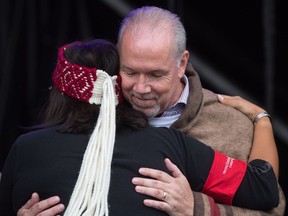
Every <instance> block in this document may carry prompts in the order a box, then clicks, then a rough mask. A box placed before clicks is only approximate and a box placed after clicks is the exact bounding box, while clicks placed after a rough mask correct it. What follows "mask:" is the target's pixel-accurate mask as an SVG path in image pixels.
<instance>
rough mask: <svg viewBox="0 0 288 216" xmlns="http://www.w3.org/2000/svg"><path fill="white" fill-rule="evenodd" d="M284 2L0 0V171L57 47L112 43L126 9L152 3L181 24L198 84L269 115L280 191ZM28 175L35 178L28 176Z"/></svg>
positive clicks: (33, 112) (33, 108)
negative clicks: (240, 99) (88, 41)
mask: <svg viewBox="0 0 288 216" xmlns="http://www.w3.org/2000/svg"><path fill="white" fill-rule="evenodd" d="M285 2H286V1H280V0H262V1H261V0H252V1H251V0H243V1H228V0H226V1H197V0H177V1H176V0H174V1H173V0H170V1H169V0H168V1H167V0H165V1H164V0H161V1H146V0H137V1H132V0H101V1H100V0H98V1H97V0H70V1H68V0H58V1H53V0H51V1H49V0H46V1H45V0H29V1H28V0H26V1H25V0H0V65H1V67H0V85H1V86H0V139H1V140H0V144H1V145H0V159H1V160H0V168H2V165H3V162H4V160H5V157H6V156H7V153H8V151H9V149H10V147H11V145H12V143H13V141H14V140H15V139H16V137H17V136H18V135H19V134H20V133H22V132H23V131H22V130H21V129H20V127H19V126H29V125H31V124H34V123H36V122H37V120H38V117H39V113H40V110H41V107H42V105H43V103H44V101H45V100H46V97H47V95H48V92H49V90H48V88H49V86H50V84H51V83H50V77H51V72H52V71H53V68H54V66H55V63H56V55H57V49H58V47H59V46H60V45H63V44H65V43H69V42H72V41H75V40H84V39H91V38H106V39H109V40H111V41H113V42H116V40H117V33H118V27H119V24H120V21H121V19H122V18H123V16H125V15H126V14H127V12H128V11H130V10H131V9H134V8H136V7H140V6H143V5H156V6H161V7H163V8H166V9H169V10H171V11H173V12H175V13H177V14H178V15H179V16H180V17H181V19H182V21H183V23H184V26H185V27H186V31H187V38H188V41H187V46H188V49H189V50H190V52H191V61H192V63H193V65H194V67H195V68H196V70H197V71H198V72H199V74H200V78H201V80H202V84H203V87H205V88H208V89H210V90H213V91H215V92H217V93H223V94H229V95H240V96H242V97H244V98H246V99H249V100H250V101H252V102H254V103H256V104H258V105H260V106H262V107H264V108H265V109H266V110H267V111H268V112H269V113H270V114H271V116H272V123H273V127H274V133H275V138H276V141H277V146H278V150H279V157H280V179H279V181H280V184H281V186H282V187H283V190H284V192H285V194H286V197H287V196H288V193H287V192H288V173H287V171H288V168H287V166H288V162H287V156H288V130H287V128H288V125H287V123H288V112H287V107H288V96H287V92H288V87H287V80H288V79H287V78H286V76H287V75H286V73H287V62H288V27H287V26H288V25H287V23H288V16H287V6H286V3H285ZM35 178H37V177H36V176H35Z"/></svg>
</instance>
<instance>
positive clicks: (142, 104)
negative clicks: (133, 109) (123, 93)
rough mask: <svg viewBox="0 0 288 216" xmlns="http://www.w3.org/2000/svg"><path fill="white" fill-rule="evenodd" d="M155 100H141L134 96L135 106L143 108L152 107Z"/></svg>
mask: <svg viewBox="0 0 288 216" xmlns="http://www.w3.org/2000/svg"><path fill="white" fill-rule="evenodd" d="M153 100H155V99H154V98H139V97H135V96H132V102H133V104H134V105H136V106H138V107H142V108H147V107H151V103H152V101H153Z"/></svg>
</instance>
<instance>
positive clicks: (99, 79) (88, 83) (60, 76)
mask: <svg viewBox="0 0 288 216" xmlns="http://www.w3.org/2000/svg"><path fill="white" fill-rule="evenodd" d="M66 46H67V45H64V46H62V47H60V49H59V52H58V59H57V65H56V68H55V71H54V73H53V76H52V78H53V81H54V85H55V86H56V88H57V89H58V90H59V91H60V92H61V93H64V94H66V95H67V96H70V97H73V98H75V99H78V100H81V101H85V102H89V103H90V104H93V103H94V104H98V105H99V104H101V101H102V97H103V95H102V93H103V91H102V84H103V81H104V80H105V79H106V78H107V77H110V78H111V79H112V81H113V86H114V90H115V93H116V96H117V97H116V105H117V104H119V103H121V102H122V100H123V96H122V93H121V77H120V75H117V76H116V75H115V76H112V77H111V76H109V75H108V74H107V73H106V72H105V71H102V70H99V69H97V68H89V67H84V66H79V65H77V64H73V63H71V62H69V61H68V60H67V59H66V58H65V56H64V54H63V52H64V50H65V49H66Z"/></svg>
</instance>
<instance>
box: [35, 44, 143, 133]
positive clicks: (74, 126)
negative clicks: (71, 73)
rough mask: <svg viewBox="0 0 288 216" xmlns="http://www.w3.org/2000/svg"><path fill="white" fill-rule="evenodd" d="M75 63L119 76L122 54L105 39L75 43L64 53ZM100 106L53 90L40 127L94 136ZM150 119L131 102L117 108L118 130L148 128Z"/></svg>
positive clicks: (53, 88) (55, 89)
mask: <svg viewBox="0 0 288 216" xmlns="http://www.w3.org/2000/svg"><path fill="white" fill-rule="evenodd" d="M64 56H65V58H66V59H67V60H68V61H70V62H71V63H74V64H78V65H80V66H86V67H90V68H97V69H101V70H104V71H106V72H107V73H108V74H109V75H110V76H113V75H117V74H118V73H119V54H118V51H117V48H116V46H115V45H114V44H113V43H111V42H109V41H107V40H103V39H94V40H90V41H84V42H74V43H71V44H70V45H69V46H68V47H67V48H66V50H65V51H64ZM98 114H99V105H95V104H89V103H86V102H82V101H80V100H76V99H73V98H71V97H68V96H66V95H65V94H61V93H60V92H59V91H58V89H57V88H55V87H52V89H51V92H50V96H49V99H48V102H47V104H46V109H45V115H44V119H43V124H41V125H38V126H37V127H38V128H43V127H49V126H55V125H58V126H59V127H58V131H60V132H63V133H90V132H91V131H92V130H93V129H94V127H95V123H96V121H97V118H98ZM147 123H148V120H147V117H146V116H145V115H144V114H143V113H141V112H139V111H136V110H134V109H133V108H132V107H131V106H130V105H129V104H128V103H127V102H125V101H124V102H123V103H122V104H120V105H118V106H117V107H116V124H117V131H119V130H121V129H122V128H123V127H124V126H125V127H128V128H130V129H138V128H142V127H145V126H146V125H147Z"/></svg>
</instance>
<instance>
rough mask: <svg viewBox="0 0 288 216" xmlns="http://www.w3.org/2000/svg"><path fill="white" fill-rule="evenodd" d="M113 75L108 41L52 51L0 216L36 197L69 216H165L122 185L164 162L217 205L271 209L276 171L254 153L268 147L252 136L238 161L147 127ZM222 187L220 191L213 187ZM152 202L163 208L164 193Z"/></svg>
mask: <svg viewBox="0 0 288 216" xmlns="http://www.w3.org/2000/svg"><path fill="white" fill-rule="evenodd" d="M118 71H119V57H118V53H117V49H116V47H115V46H114V45H113V44H111V43H109V42H107V41H104V40H92V41H88V42H75V43H72V44H69V45H65V46H63V47H61V48H60V49H59V55H58V62H57V65H56V68H55V71H54V73H53V82H54V86H53V88H52V90H51V94H50V98H49V101H48V106H47V113H46V115H45V119H44V123H43V124H41V125H39V126H37V127H35V129H37V130H35V131H33V132H30V133H27V134H25V135H22V136H20V137H19V138H18V139H17V140H16V142H15V144H14V146H13V148H12V149H11V151H10V153H9V156H8V158H7V160H6V162H5V166H4V169H3V174H2V180H1V183H0V206H1V207H0V212H1V213H2V212H3V214H4V213H5V215H7V216H9V215H15V214H16V212H17V211H18V210H19V209H20V207H21V206H22V205H23V204H24V203H25V202H26V200H27V199H29V197H30V195H31V194H32V193H33V192H34V191H37V192H38V193H39V195H40V198H41V199H47V198H48V197H51V196H53V195H55V194H57V195H58V196H59V197H60V199H61V202H62V203H63V204H64V205H65V206H67V208H66V210H65V213H64V215H69V216H70V215H82V214H83V213H85V214H86V215H106V216H108V214H110V215H117V216H119V215H126V216H127V215H133V216H134V215H166V213H164V212H162V211H159V210H156V209H153V208H147V207H145V206H144V205H143V204H142V203H143V199H148V198H149V196H146V195H142V194H139V193H136V192H135V190H134V186H133V184H132V183H131V179H132V178H133V177H135V176H138V177H141V175H139V173H138V169H139V168H140V167H153V168H155V169H160V170H162V171H165V172H167V173H169V172H170V171H171V166H172V163H171V162H170V161H169V160H168V159H166V158H169V159H170V160H171V161H173V163H174V164H175V165H177V166H178V167H179V168H180V171H181V172H182V173H183V174H184V175H185V176H186V178H187V179H188V181H189V183H190V186H191V188H192V189H193V190H194V191H202V192H204V193H207V194H209V195H210V196H212V197H213V198H214V199H216V200H218V201H219V202H222V203H225V204H229V205H236V206H241V207H246V208H252V209H261V210H268V209H271V208H273V207H274V206H276V205H277V204H278V185H277V178H276V176H277V169H278V168H277V164H276V163H275V160H274V158H272V159H271V158H269V157H270V156H267V154H266V153H264V154H262V152H261V151H260V150H261V146H259V143H262V142H264V143H265V142H268V141H265V140H262V138H261V137H258V136H255V141H254V145H253V150H252V152H254V153H251V156H250V162H249V164H247V163H245V162H243V161H239V160H234V159H233V158H230V157H228V156H226V155H223V154H221V153H219V152H215V151H213V150H212V149H211V148H210V147H208V146H206V145H204V144H202V143H201V142H199V141H197V140H195V139H192V138H189V137H188V136H185V135H183V134H182V133H180V132H178V131H176V130H174V129H168V128H153V127H150V126H148V125H147V119H146V116H145V115H144V114H143V113H141V112H139V111H135V110H133V109H132V108H131V107H130V105H128V103H125V101H123V98H122V95H121V91H120V88H119V87H120V82H121V78H120V77H119V76H117V74H118ZM220 98H221V97H220ZM121 102H122V103H121ZM242 103H243V101H242ZM244 103H245V102H244ZM117 104H119V105H118V106H117V110H115V107H116V105H117ZM235 107H236V108H237V107H238V108H241V103H240V105H238V106H235ZM241 109H242V108H241ZM263 111H264V110H262V109H261V108H259V107H257V106H252V105H251V106H250V109H248V110H247V111H246V110H243V112H244V113H245V114H246V115H248V117H250V118H251V119H252V120H253V121H254V117H255V115H254V114H258V113H262V114H263ZM115 113H116V117H115ZM250 115H252V116H250ZM263 117H264V118H263ZM256 119H257V120H259V122H258V123H257V124H256V125H255V133H256V132H257V131H259V130H260V131H261V130H263V129H264V130H266V129H265V128H266V126H264V125H263V123H262V124H259V123H260V122H264V123H265V124H266V125H268V126H269V125H270V129H271V124H270V122H269V119H268V118H267V114H264V116H261V115H257V117H256ZM95 124H96V126H95ZM268 132H271V131H269V130H268ZM268 132H267V134H268V136H269V137H272V138H273V134H272V133H270V134H269V133H268ZM256 134H257V133H256ZM271 143H272V144H274V140H271V139H270V140H269V145H271ZM114 145H115V147H114ZM269 155H270V153H269ZM112 156H113V157H112ZM164 160H165V163H164ZM265 160H266V161H265ZM270 164H271V165H270ZM219 167H222V168H223V169H221V170H219ZM79 170H80V171H79ZM263 170H264V172H263ZM273 170H275V172H276V176H275V173H274V172H273ZM180 171H179V172H180ZM223 173H224V174H225V175H224V177H223V176H222V174H223ZM219 176H221V177H219ZM134 180H135V179H134ZM136 180H137V179H136ZM227 184H228V185H230V187H229V188H227V187H222V186H223V185H227ZM219 185H220V186H221V187H219ZM138 188H139V187H138ZM156 197H157V198H158V199H159V200H162V201H164V202H168V201H169V194H168V193H167V192H166V191H164V190H161V192H159V194H158V195H157V196H156ZM248 197H251V199H253V202H250V200H249V199H248ZM54 201H55V200H54ZM57 202H58V201H57V200H56V203H57ZM108 204H109V205H108ZM190 211H191V212H193V209H191V210H190ZM19 214H21V212H20V213H19Z"/></svg>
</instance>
